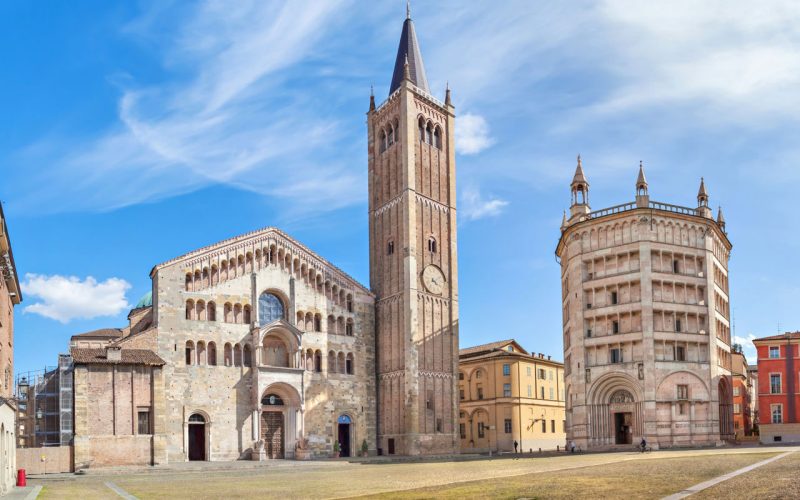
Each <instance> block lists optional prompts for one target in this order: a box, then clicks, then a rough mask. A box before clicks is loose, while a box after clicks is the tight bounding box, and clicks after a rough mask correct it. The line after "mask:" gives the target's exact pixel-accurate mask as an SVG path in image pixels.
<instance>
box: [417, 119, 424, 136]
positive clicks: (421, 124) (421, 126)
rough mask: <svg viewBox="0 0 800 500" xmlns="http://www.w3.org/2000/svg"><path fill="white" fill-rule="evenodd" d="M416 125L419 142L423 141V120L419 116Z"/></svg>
mask: <svg viewBox="0 0 800 500" xmlns="http://www.w3.org/2000/svg"><path fill="white" fill-rule="evenodd" d="M417 125H418V127H419V142H425V120H423V119H422V117H421V116H420V117H419V123H418V124H417Z"/></svg>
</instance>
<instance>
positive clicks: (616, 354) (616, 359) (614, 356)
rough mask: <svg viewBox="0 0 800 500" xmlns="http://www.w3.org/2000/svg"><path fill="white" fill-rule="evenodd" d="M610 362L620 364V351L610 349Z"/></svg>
mask: <svg viewBox="0 0 800 500" xmlns="http://www.w3.org/2000/svg"><path fill="white" fill-rule="evenodd" d="M611 362H612V363H622V350H620V349H611Z"/></svg>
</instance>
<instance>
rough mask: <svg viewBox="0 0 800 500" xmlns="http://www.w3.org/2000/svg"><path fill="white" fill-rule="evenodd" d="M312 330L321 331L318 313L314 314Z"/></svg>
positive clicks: (320, 320) (320, 319)
mask: <svg viewBox="0 0 800 500" xmlns="http://www.w3.org/2000/svg"><path fill="white" fill-rule="evenodd" d="M314 331H315V332H321V331H322V316H321V315H319V314H315V315H314Z"/></svg>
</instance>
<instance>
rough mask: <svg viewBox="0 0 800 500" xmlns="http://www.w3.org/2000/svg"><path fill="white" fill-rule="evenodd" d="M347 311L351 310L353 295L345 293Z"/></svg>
mask: <svg viewBox="0 0 800 500" xmlns="http://www.w3.org/2000/svg"><path fill="white" fill-rule="evenodd" d="M346 300H347V312H353V296H352V295H350V294H349V293H348V294H347V299H346Z"/></svg>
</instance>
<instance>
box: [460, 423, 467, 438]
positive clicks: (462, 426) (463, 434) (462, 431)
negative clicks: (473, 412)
mask: <svg viewBox="0 0 800 500" xmlns="http://www.w3.org/2000/svg"><path fill="white" fill-rule="evenodd" d="M458 432H459V434H461V439H467V426H466V424H458Z"/></svg>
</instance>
